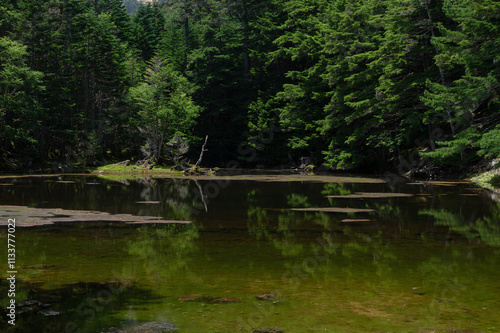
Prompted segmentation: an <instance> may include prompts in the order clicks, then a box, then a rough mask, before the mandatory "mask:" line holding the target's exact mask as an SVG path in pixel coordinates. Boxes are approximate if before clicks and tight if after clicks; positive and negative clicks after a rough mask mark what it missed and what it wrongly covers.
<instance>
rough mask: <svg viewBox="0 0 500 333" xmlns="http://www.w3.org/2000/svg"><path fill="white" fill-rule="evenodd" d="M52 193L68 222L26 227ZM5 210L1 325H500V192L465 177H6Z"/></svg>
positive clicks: (489, 328) (50, 204)
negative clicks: (112, 217)
mask: <svg viewBox="0 0 500 333" xmlns="http://www.w3.org/2000/svg"><path fill="white" fill-rule="evenodd" d="M13 206H15V207H14V208H12V207H13ZM19 206H22V207H29V208H30V209H29V214H28V213H26V211H27V208H22V207H19ZM55 208H61V209H64V210H68V211H65V212H64V214H65V218H66V220H67V221H66V222H64V223H57V222H56V223H55V224H45V225H39V226H35V227H22V225H23V219H26V220H28V219H36V218H37V217H36V215H37V214H38V215H39V217H38V218H39V219H40V218H41V217H40V216H42V215H43V216H45V217H46V216H49V219H50V216H53V217H54V219H56V220H57V218H58V217H57V214H55V215H54V210H53V209H55ZM74 211H97V212H102V213H104V212H105V213H110V214H132V215H134V216H136V219H137V220H139V219H140V217H144V216H154V217H158V218H162V219H165V220H178V221H191V223H171V224H160V223H154V224H151V223H146V224H127V223H122V222H116V221H113V222H110V221H107V220H105V219H103V220H101V219H100V218H99V217H98V216H97V217H96V218H95V219H94V220H88V219H87V220H84V219H83V218H81V216H80V215H78V214H77V213H75V212H74ZM23 214H24V215H23ZM51 214H52V215H51ZM73 214H74V215H73ZM28 215H29V217H28ZM101 215H102V214H101ZM101 215H99V216H101ZM108 215H109V214H108ZM102 216H104V215H102ZM9 218H16V222H17V228H16V231H15V236H16V238H15V239H16V243H15V246H16V247H15V250H16V262H15V265H16V270H17V274H16V298H15V299H16V306H17V307H16V321H15V323H16V325H15V326H13V325H10V324H9V323H8V320H10V319H9V317H7V310H6V306H7V305H9V301H10V298H9V297H8V296H7V294H8V289H9V283H8V280H6V278H7V277H9V274H7V271H8V267H7V257H8V246H7V238H8V229H7V227H5V226H4V227H1V228H0V240H1V241H0V244H1V246H0V258H4V259H2V260H1V261H0V262H3V263H2V264H1V265H0V267H1V268H0V276H1V277H2V279H1V285H0V292H1V298H0V299H1V306H2V309H3V310H2V311H3V313H2V318H0V331H2V332H3V331H6V332H35V331H36V332H115V333H116V332H169V331H174V330H175V329H177V330H175V331H176V332H252V331H253V330H258V329H265V328H268V329H271V328H280V329H281V330H283V331H284V332H498V331H500V319H499V318H498V315H497V313H499V311H500V282H499V277H500V273H499V268H500V265H499V264H500V204H499V203H498V202H496V201H495V200H493V199H492V197H491V194H490V193H489V192H487V191H485V190H483V189H480V188H478V187H476V186H474V185H473V184H471V183H467V182H414V183H410V182H405V183H403V182H399V183H396V184H387V183H386V182H385V181H384V180H382V179H377V178H364V177H347V176H346V177H344V176H342V177H333V176H310V177H308V176H296V175H280V174H260V175H246V176H241V175H240V176H232V177H218V178H200V179H186V178H148V179H135V180H125V179H120V177H109V176H108V177H99V176H88V175H87V176H85V175H65V176H44V177H35V176H33V177H14V178H0V219H1V220H2V221H1V222H3V225H6V221H7V220H8V219H9ZM68 220H70V221H68ZM24 222H26V221H24ZM256 296H258V297H256ZM34 328H36V329H34ZM275 331H278V330H275ZM268 332H271V330H268Z"/></svg>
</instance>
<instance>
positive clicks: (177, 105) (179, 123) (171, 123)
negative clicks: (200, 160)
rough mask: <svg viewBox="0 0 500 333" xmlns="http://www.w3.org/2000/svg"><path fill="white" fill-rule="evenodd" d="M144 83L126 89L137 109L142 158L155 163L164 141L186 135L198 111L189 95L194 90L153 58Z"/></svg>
mask: <svg viewBox="0 0 500 333" xmlns="http://www.w3.org/2000/svg"><path fill="white" fill-rule="evenodd" d="M148 65H149V66H148V69H147V70H146V75H145V81H144V82H143V83H141V84H139V85H138V86H136V87H132V88H131V89H130V97H131V99H132V100H133V102H134V103H135V104H136V106H137V107H138V109H139V112H138V115H139V117H140V120H139V127H140V129H141V131H142V132H143V133H144V134H145V136H146V140H147V141H146V145H145V153H146V157H148V158H152V159H154V160H156V161H159V160H160V159H161V158H162V155H163V149H164V147H165V144H166V143H167V141H169V140H171V139H172V138H173V137H174V136H175V135H181V136H182V135H189V134H191V133H190V129H191V128H192V126H193V124H194V121H195V119H196V117H197V116H198V114H199V112H200V108H199V107H198V106H197V105H196V104H195V103H194V102H193V100H192V98H191V97H190V95H191V94H192V93H193V92H194V87H193V85H192V84H190V83H189V82H188V80H187V79H186V78H185V77H183V76H182V75H181V74H180V73H178V72H176V71H174V70H173V69H172V68H171V66H169V65H167V64H165V63H164V61H163V60H162V59H161V58H159V57H155V58H153V59H152V60H151V61H150V62H149V63H148Z"/></svg>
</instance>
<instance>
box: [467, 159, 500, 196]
mask: <svg viewBox="0 0 500 333" xmlns="http://www.w3.org/2000/svg"><path fill="white" fill-rule="evenodd" d="M471 180H472V181H473V182H474V183H476V184H478V185H479V186H481V187H484V188H487V189H490V190H492V191H495V192H499V193H500V159H497V160H495V161H493V162H492V169H491V170H489V171H485V172H482V173H480V174H478V175H476V176H474V177H472V178H471Z"/></svg>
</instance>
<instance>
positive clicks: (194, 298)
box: [178, 295, 241, 304]
mask: <svg viewBox="0 0 500 333" xmlns="http://www.w3.org/2000/svg"><path fill="white" fill-rule="evenodd" d="M178 300H179V301H180V302H201V303H214V304H222V303H238V302H241V301H240V300H239V299H237V298H234V297H213V296H201V295H187V296H181V297H179V298H178Z"/></svg>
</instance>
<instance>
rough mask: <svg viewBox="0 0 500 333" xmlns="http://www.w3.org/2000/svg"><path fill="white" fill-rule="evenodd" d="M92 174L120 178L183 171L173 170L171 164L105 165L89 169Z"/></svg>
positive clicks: (177, 174)
mask: <svg viewBox="0 0 500 333" xmlns="http://www.w3.org/2000/svg"><path fill="white" fill-rule="evenodd" d="M89 171H90V172H91V173H92V174H98V175H102V176H105V177H113V176H119V177H120V178H124V176H125V178H142V177H145V176H179V175H182V174H183V173H182V171H175V170H172V169H171V167H170V166H155V167H154V168H152V169H147V168H145V167H143V166H137V165H128V166H124V165H117V164H110V165H104V166H100V167H97V168H92V169H90V170H89Z"/></svg>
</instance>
